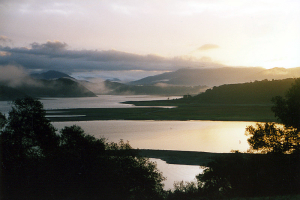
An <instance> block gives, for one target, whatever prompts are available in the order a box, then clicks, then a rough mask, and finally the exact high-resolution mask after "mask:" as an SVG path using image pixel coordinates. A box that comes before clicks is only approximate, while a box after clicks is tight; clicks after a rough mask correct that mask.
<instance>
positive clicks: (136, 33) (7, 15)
mask: <svg viewBox="0 0 300 200" xmlns="http://www.w3.org/2000/svg"><path fill="white" fill-rule="evenodd" d="M299 10H300V1H299V0H284V1H283V0H222V1H221V0H220V1H218V0H198V1H197V0H140V1H137V0H85V1H82V0H53V1H49V0H1V2H0V17H1V20H0V35H1V37H0V42H1V43H0V45H2V47H6V46H9V47H10V48H11V49H14V48H15V49H19V48H21V47H27V48H33V45H32V44H33V43H36V44H38V45H42V44H46V43H47V42H49V41H50V42H53V43H59V44H65V46H64V48H66V49H68V50H74V51H78V52H79V51H82V50H86V51H91V50H93V51H94V50H97V51H100V52H101V51H104V52H106V51H110V52H122V53H129V54H130V55H142V56H146V55H148V56H149V55H152V56H154V57H159V58H161V57H162V58H167V59H173V58H180V59H186V60H190V61H195V60H196V61H200V62H202V61H203V62H214V63H219V64H223V65H228V66H261V67H265V68H272V67H285V68H290V67H300V56H299V55H300V39H299V36H300V12H299ZM1 54H2V55H5V53H4V52H3V49H2V53H1ZM135 70H136V69H135Z"/></svg>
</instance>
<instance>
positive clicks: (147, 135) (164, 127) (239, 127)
mask: <svg viewBox="0 0 300 200" xmlns="http://www.w3.org/2000/svg"><path fill="white" fill-rule="evenodd" d="M167 98H170V99H172V98H179V97H158V96H148V95H140V96H135V95H130V96H116V95H100V96H98V97H89V98H51V99H42V100H41V102H42V103H43V104H44V107H45V109H47V110H51V109H64V108H118V107H132V106H133V105H128V104H121V103H119V102H123V101H143V100H157V99H162V100H164V99H167ZM10 107H11V104H10V103H9V102H5V101H2V102H0V112H3V113H8V111H9V109H10ZM75 119H76V118H74V120H75ZM74 124H76V125H79V126H81V127H82V128H83V129H84V130H85V132H86V133H88V134H90V135H94V136H95V137H97V138H101V137H105V138H107V139H108V141H111V142H118V141H120V139H123V140H124V141H127V140H128V141H129V142H130V145H131V146H132V147H133V148H139V149H160V150H184V151H205V152H218V153H227V152H230V151H231V150H240V151H246V150H247V148H249V146H248V144H247V137H246V136H245V134H244V133H245V128H246V126H249V125H254V124H255V122H227V121H226V122H223V121H129V120H110V121H85V122H76V121H72V122H55V123H53V125H54V126H55V127H56V128H58V129H61V128H63V127H64V126H71V125H74ZM151 160H153V161H156V163H157V166H158V169H159V170H160V171H162V172H163V175H164V176H166V177H167V181H165V182H164V183H165V189H171V188H173V183H174V181H181V180H184V181H193V180H194V178H195V175H197V174H199V173H201V172H202V171H203V169H201V168H200V167H199V166H189V165H173V164H167V163H166V162H165V161H162V160H159V159H151Z"/></svg>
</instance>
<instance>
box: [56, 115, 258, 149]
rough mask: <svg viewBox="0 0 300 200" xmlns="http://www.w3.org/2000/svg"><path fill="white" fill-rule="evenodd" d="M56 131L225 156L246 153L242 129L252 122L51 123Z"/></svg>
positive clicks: (245, 140) (113, 121) (139, 146)
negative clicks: (78, 128) (74, 127)
mask: <svg viewBox="0 0 300 200" xmlns="http://www.w3.org/2000/svg"><path fill="white" fill-rule="evenodd" d="M53 124H54V126H55V127H56V128H58V129H61V128H63V127H64V126H72V125H74V124H76V125H78V126H81V127H82V128H83V129H84V130H85V132H86V133H88V134H90V135H94V136H95V137H97V138H101V137H105V138H107V139H108V140H109V141H112V142H118V141H119V140H120V139H123V140H124V141H127V140H128V141H129V142H130V144H131V146H132V147H133V148H139V149H164V150H184V151H206V152H218V153H224V152H225V153H226V152H230V150H232V149H234V150H240V151H246V150H247V148H248V147H249V146H248V143H247V137H246V136H245V134H244V133H245V128H246V126H249V125H254V124H255V123H254V122H223V121H134V120H110V121H83V122H55V123H53Z"/></svg>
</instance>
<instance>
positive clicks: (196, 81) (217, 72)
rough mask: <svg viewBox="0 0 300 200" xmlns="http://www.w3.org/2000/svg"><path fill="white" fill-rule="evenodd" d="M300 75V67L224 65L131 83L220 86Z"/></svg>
mask: <svg viewBox="0 0 300 200" xmlns="http://www.w3.org/2000/svg"><path fill="white" fill-rule="evenodd" d="M297 77H300V67H297V68H289V69H285V68H272V69H265V68H262V67H223V68H203V69H199V68H198V69H192V68H185V69H179V70H177V71H174V72H167V73H163V74H159V75H155V76H149V77H146V78H143V79H140V80H137V81H132V82H130V83H129V84H131V85H154V84H157V83H166V84H171V85H183V86H196V85H207V86H218V85H223V84H232V83H244V82H250V81H255V80H264V79H269V80H272V79H285V78H297Z"/></svg>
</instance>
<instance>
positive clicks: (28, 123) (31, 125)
mask: <svg viewBox="0 0 300 200" xmlns="http://www.w3.org/2000/svg"><path fill="white" fill-rule="evenodd" d="M45 115H46V111H45V110H44V109H43V104H42V103H41V102H40V101H38V100H35V99H32V98H30V97H26V98H24V99H17V100H15V101H14V102H13V107H12V110H11V111H10V112H9V116H8V119H7V120H6V119H5V118H3V117H2V120H1V121H2V124H4V123H6V124H5V125H2V126H3V127H4V130H3V131H2V132H1V137H2V140H7V142H4V143H3V145H6V144H9V146H10V148H8V146H7V148H5V149H6V151H11V152H9V153H11V156H18V157H26V156H45V155H47V154H51V153H52V152H53V151H54V150H55V149H56V148H57V147H58V145H59V136H58V135H57V134H56V133H55V131H56V130H55V128H54V127H53V125H52V124H51V123H50V121H49V120H48V119H47V118H46V117H45Z"/></svg>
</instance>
